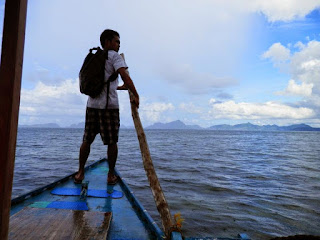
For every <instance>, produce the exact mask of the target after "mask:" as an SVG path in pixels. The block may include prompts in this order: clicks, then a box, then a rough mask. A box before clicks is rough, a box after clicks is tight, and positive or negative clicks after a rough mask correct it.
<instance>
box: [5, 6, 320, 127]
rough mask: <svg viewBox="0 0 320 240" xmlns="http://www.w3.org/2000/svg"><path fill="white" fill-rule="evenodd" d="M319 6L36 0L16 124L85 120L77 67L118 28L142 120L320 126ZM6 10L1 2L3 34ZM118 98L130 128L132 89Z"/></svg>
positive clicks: (30, 15)
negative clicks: (107, 33)
mask: <svg viewBox="0 0 320 240" xmlns="http://www.w3.org/2000/svg"><path fill="white" fill-rule="evenodd" d="M319 9H320V0H317V1H315V0H304V1H298V0H288V1H263V0H242V1H236V0H230V1H218V0H199V1H191V0H190V1H189V0H176V1H169V0H164V1H147V0H138V1H129V0H117V1H103V0H92V1H78V0H77V1H76V0H69V1H63V0H55V1H49V0H43V1H36V0H29V1H28V14H27V28H26V40H25V52H24V68H23V76H22V90H21V104H20V115H19V123H20V124H35V123H57V124H59V125H60V126H68V125H70V124H73V123H79V122H83V121H84V116H85V106H86V100H87V97H86V96H85V95H82V94H80V92H79V86H78V73H79V69H80V67H81V64H82V62H83V59H84V57H85V56H86V54H87V51H88V49H89V48H91V47H94V46H98V45H99V36H100V33H101V32H102V31H103V30H104V29H106V28H111V29H115V30H117V31H118V32H119V33H120V37H121V48H120V52H123V53H124V54H125V56H126V61H127V64H128V66H129V71H130V75H131V77H132V79H133V81H134V83H135V85H136V88H137V90H138V92H139V94H140V98H141V106H140V109H139V113H140V117H141V120H142V123H143V125H144V126H148V125H150V124H152V123H155V122H169V121H174V120H182V121H183V122H184V123H186V124H198V125H200V126H202V127H209V126H211V125H216V124H232V125H233V124H238V123H244V122H251V123H254V124H259V125H265V124H278V125H290V124H296V123H306V124H309V125H311V126H314V127H320V120H319V119H320V118H319V116H320V10H319ZM3 11H4V1H3V0H0V21H1V24H0V25H1V26H0V30H1V33H2V28H3V14H4V13H3ZM1 39H2V35H1ZM119 98H120V116H121V123H122V124H124V125H126V126H132V125H133V123H132V119H131V114H130V106H129V100H128V96H127V93H126V92H120V93H119Z"/></svg>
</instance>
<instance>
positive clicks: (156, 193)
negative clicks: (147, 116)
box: [121, 54, 173, 238]
mask: <svg viewBox="0 0 320 240" xmlns="http://www.w3.org/2000/svg"><path fill="white" fill-rule="evenodd" d="M121 56H122V57H123V59H124V55H123V54H121ZM127 73H128V74H129V72H127ZM129 97H130V103H131V114H132V118H133V122H134V126H135V129H136V132H137V135H138V140H139V145H140V150H141V155H142V160H143V166H144V170H145V172H146V174H147V177H148V180H149V184H150V188H151V191H152V194H153V197H154V200H155V203H156V206H157V209H158V212H159V214H160V217H161V221H162V226H163V229H164V232H165V234H166V236H167V238H170V234H171V231H172V227H173V222H172V217H171V214H170V210H169V206H168V203H167V201H166V199H165V196H164V194H163V191H162V189H161V186H160V182H159V180H158V177H157V174H156V171H155V170H154V166H153V162H152V159H151V155H150V151H149V146H148V143H147V138H146V135H145V133H144V130H143V127H142V124H141V120H140V116H139V112H138V109H137V107H136V106H135V104H134V103H133V99H134V96H133V94H132V93H131V92H130V91H129Z"/></svg>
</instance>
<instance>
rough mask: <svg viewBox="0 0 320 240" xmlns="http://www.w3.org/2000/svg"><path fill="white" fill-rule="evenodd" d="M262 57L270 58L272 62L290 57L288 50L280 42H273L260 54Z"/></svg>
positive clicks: (282, 60)
mask: <svg viewBox="0 0 320 240" xmlns="http://www.w3.org/2000/svg"><path fill="white" fill-rule="evenodd" d="M262 57H263V58H270V59H271V60H272V61H273V62H274V63H278V62H284V61H287V60H289V58H290V50H289V49H288V48H286V47H285V46H283V45H282V44H281V43H274V44H272V46H271V47H270V48H269V49H268V51H266V52H265V53H263V54H262Z"/></svg>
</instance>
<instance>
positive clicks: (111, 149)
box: [108, 143, 118, 175]
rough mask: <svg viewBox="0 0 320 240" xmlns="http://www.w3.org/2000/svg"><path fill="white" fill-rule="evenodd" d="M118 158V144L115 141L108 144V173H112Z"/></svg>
mask: <svg viewBox="0 0 320 240" xmlns="http://www.w3.org/2000/svg"><path fill="white" fill-rule="evenodd" d="M117 158H118V145H117V143H114V144H109V145H108V162H109V173H110V174H113V175H114V168H115V166H116V162H117Z"/></svg>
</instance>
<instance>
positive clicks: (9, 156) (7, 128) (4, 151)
mask: <svg viewBox="0 0 320 240" xmlns="http://www.w3.org/2000/svg"><path fill="white" fill-rule="evenodd" d="M26 14H27V0H7V1H6V4H5V15H4V24H3V39H2V52H1V66H0V147H1V149H0V166H1V168H0V239H1V240H6V239H8V229H9V218H10V207H11V193H12V181H13V172H14V160H15V148H16V140H17V128H18V126H17V125H18V115H19V104H20V90H21V74H22V63H23V50H24V38H25V25H26Z"/></svg>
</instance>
